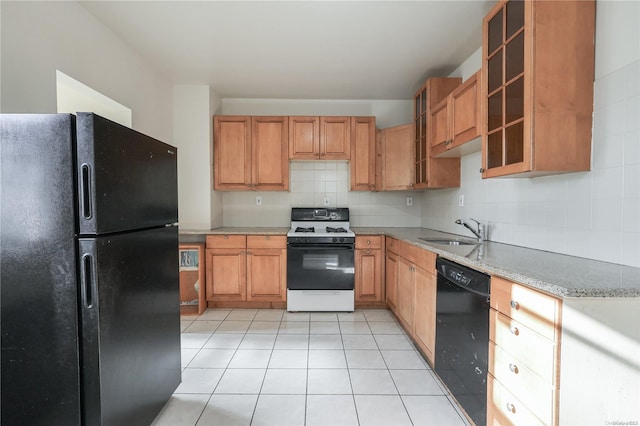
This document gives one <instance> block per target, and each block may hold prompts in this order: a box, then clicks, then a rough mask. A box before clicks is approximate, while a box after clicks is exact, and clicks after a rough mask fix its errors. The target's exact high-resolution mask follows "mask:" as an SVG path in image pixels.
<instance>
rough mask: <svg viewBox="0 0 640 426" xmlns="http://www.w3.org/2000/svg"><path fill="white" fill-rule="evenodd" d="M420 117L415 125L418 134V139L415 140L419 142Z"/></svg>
mask: <svg viewBox="0 0 640 426" xmlns="http://www.w3.org/2000/svg"><path fill="white" fill-rule="evenodd" d="M420 128H421V127H420V117H418V118H416V123H415V132H416V137H415V139H416V140H418V139H420Z"/></svg>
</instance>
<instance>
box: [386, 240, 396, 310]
mask: <svg viewBox="0 0 640 426" xmlns="http://www.w3.org/2000/svg"><path fill="white" fill-rule="evenodd" d="M384 274H385V293H386V296H387V305H388V306H389V308H390V309H391V310H392V311H393V312H395V313H396V315H397V304H398V302H397V301H398V260H397V258H396V256H395V255H394V254H390V253H387V257H386V259H385V269H384Z"/></svg>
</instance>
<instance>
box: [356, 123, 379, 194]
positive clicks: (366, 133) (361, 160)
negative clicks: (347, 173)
mask: <svg viewBox="0 0 640 426" xmlns="http://www.w3.org/2000/svg"><path fill="white" fill-rule="evenodd" d="M349 167H350V170H351V190H352V191H372V190H374V189H375V185H376V118H375V117H351V163H350V165H349Z"/></svg>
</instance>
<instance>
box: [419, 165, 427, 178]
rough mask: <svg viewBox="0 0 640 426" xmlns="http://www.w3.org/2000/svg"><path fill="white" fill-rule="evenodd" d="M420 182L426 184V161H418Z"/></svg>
mask: <svg viewBox="0 0 640 426" xmlns="http://www.w3.org/2000/svg"><path fill="white" fill-rule="evenodd" d="M420 169H421V170H420V182H422V183H426V182H427V161H426V160H423V161H420Z"/></svg>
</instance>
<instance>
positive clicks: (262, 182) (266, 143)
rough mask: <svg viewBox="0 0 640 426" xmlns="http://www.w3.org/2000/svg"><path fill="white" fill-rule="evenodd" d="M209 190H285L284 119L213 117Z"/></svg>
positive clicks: (285, 133) (286, 149) (286, 141)
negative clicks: (212, 173) (211, 164)
mask: <svg viewBox="0 0 640 426" xmlns="http://www.w3.org/2000/svg"><path fill="white" fill-rule="evenodd" d="M213 128H214V140H213V163H214V169H213V170H214V179H213V187H214V189H216V190H219V191H247V190H260V191H288V190H289V161H288V145H289V137H288V135H289V128H288V118H287V117H249V116H227V115H219V116H215V117H214V118H213Z"/></svg>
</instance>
